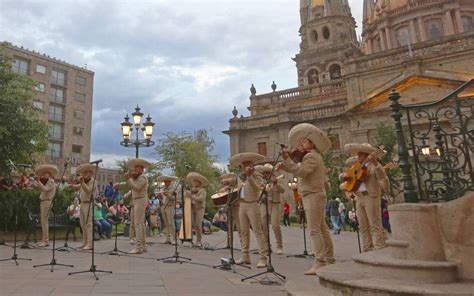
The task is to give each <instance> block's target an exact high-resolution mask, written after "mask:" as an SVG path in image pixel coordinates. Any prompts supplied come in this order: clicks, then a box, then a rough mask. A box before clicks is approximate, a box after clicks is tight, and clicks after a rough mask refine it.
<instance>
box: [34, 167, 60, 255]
mask: <svg viewBox="0 0 474 296" xmlns="http://www.w3.org/2000/svg"><path fill="white" fill-rule="evenodd" d="M35 173H36V176H37V177H36V179H35V182H34V186H35V187H37V188H39V190H40V191H41V193H40V196H39V198H40V222H41V232H42V236H43V237H42V240H41V242H39V243H38V247H47V246H49V224H48V211H49V208H50V206H51V202H52V200H53V198H54V195H55V194H56V184H54V177H55V176H56V175H57V174H58V173H59V170H58V168H57V167H56V166H55V165H48V164H45V165H40V166H39V167H38V168H37V169H36V171H35Z"/></svg>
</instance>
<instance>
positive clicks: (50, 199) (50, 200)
mask: <svg viewBox="0 0 474 296" xmlns="http://www.w3.org/2000/svg"><path fill="white" fill-rule="evenodd" d="M51 200H52V199H42V200H41V201H40V202H43V201H51Z"/></svg>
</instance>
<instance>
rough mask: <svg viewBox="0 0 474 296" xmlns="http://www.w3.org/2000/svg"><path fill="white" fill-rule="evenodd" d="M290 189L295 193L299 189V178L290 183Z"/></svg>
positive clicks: (294, 178)
mask: <svg viewBox="0 0 474 296" xmlns="http://www.w3.org/2000/svg"><path fill="white" fill-rule="evenodd" d="M288 187H289V188H290V189H291V190H293V191H295V190H297V189H298V178H296V177H293V180H290V181H288Z"/></svg>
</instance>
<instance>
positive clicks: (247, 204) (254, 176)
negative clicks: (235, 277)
mask: <svg viewBox="0 0 474 296" xmlns="http://www.w3.org/2000/svg"><path fill="white" fill-rule="evenodd" d="M264 158H265V157H264V156H263V155H261V154H257V153H250V152H245V153H240V154H236V155H234V156H232V157H231V158H230V165H231V166H233V167H238V166H240V167H241V168H242V170H243V172H244V174H243V175H241V176H239V177H238V178H240V179H241V180H239V179H237V178H236V180H235V182H237V183H238V184H240V185H241V187H240V212H239V216H240V227H241V240H242V257H241V258H240V259H239V260H237V261H236V263H237V264H250V256H249V246H250V226H252V230H253V233H254V235H255V238H256V239H257V244H258V249H259V255H260V260H259V261H258V263H257V268H264V267H266V266H267V256H268V245H267V241H266V239H265V236H264V235H263V229H262V217H261V216H260V208H259V205H258V201H259V197H260V192H261V190H262V185H263V182H262V181H263V180H262V175H261V174H260V173H259V172H256V171H255V168H254V163H255V162H256V161H260V160H263V159H264ZM243 179H244V180H243ZM234 185H235V184H234Z"/></svg>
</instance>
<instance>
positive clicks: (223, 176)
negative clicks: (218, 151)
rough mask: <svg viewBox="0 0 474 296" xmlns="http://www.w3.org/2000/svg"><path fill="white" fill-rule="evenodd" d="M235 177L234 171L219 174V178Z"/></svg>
mask: <svg viewBox="0 0 474 296" xmlns="http://www.w3.org/2000/svg"><path fill="white" fill-rule="evenodd" d="M234 177H235V173H225V174H222V175H221V176H220V178H221V180H225V179H232V178H234Z"/></svg>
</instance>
